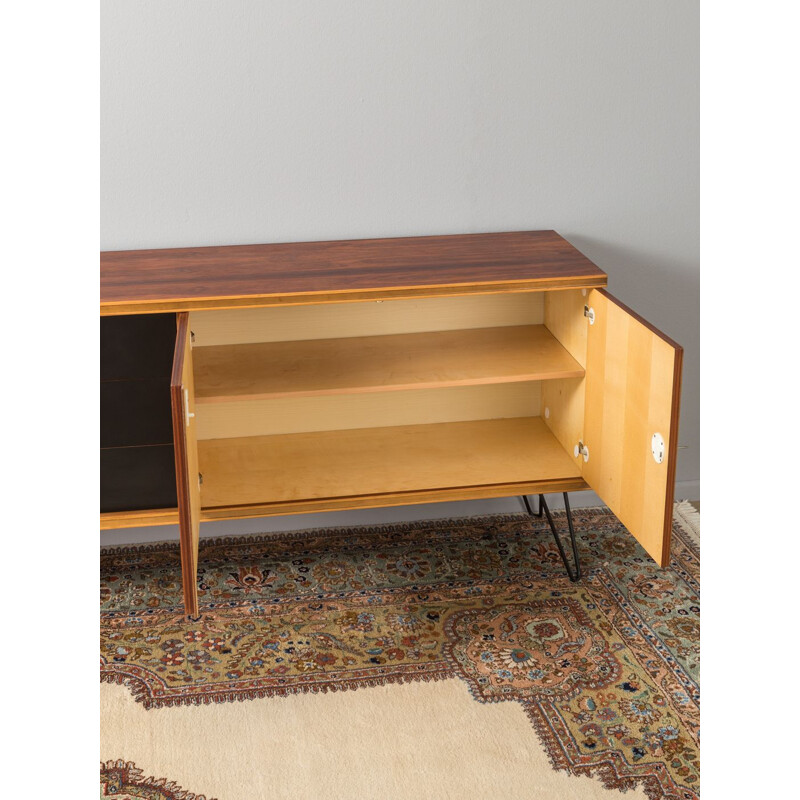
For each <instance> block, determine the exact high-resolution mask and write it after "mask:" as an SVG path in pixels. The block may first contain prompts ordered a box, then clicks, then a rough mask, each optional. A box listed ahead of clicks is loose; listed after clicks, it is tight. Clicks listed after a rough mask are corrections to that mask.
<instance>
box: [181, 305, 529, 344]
mask: <svg viewBox="0 0 800 800" xmlns="http://www.w3.org/2000/svg"><path fill="white" fill-rule="evenodd" d="M543 322H544V293H543V292H519V293H510V294H490V295H465V296H462V297H434V298H424V299H414V300H386V301H381V302H364V303H329V304H325V305H318V306H288V307H283V308H282V307H272V308H246V309H234V310H230V311H226V310H222V311H193V312H191V315H190V325H191V328H192V331H193V332H194V334H195V339H194V344H195V347H205V346H211V345H223V344H248V343H251V342H286V341H299V340H305V339H333V338H349V337H352V336H381V335H384V334H396V333H421V332H424V331H445V330H462V329H466V328H492V327H496V326H506V325H541V324H542V323H543Z"/></svg>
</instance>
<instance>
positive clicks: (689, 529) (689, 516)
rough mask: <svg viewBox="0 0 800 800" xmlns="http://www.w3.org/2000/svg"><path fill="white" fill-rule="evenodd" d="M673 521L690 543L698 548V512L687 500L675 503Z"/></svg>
mask: <svg viewBox="0 0 800 800" xmlns="http://www.w3.org/2000/svg"><path fill="white" fill-rule="evenodd" d="M673 519H674V520H675V521H676V522H677V523H678V525H679V526H680V528H681V530H682V531H683V532H684V533H685V534H686V535H687V536H688V537H689V538H690V539H691V540H692V542H694V544H696V545H698V546H699V545H700V512H699V511H698V510H697V509H696V508H695V507H694V506H693V505H692V504H691V503H690V502H689V501H688V500H681V501H679V502H677V503H675V511H674V514H673Z"/></svg>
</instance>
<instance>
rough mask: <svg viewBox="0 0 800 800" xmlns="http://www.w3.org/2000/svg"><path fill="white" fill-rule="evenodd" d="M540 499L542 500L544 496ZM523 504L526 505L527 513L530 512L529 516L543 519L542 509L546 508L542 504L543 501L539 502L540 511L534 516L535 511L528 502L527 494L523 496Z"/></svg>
mask: <svg viewBox="0 0 800 800" xmlns="http://www.w3.org/2000/svg"><path fill="white" fill-rule="evenodd" d="M539 497H540V498H541V497H542V495H539ZM522 502H523V503H525V508H526V509H527V511H528V514H530V515H531V516H532V517H539V518H541V516H542V509H543V508H544V506H543V505H542V502H541V500H540V501H539V511H538V512H537V513H536V514H534V513H533V509H532V508H531V504H530V502H529V501H528V496H527V495H525V494H524V495H522Z"/></svg>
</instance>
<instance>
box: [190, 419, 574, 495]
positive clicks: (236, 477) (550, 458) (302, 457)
mask: <svg viewBox="0 0 800 800" xmlns="http://www.w3.org/2000/svg"><path fill="white" fill-rule="evenodd" d="M198 450H199V462H200V472H201V473H202V475H203V484H202V489H201V503H202V506H203V508H204V509H207V508H214V507H222V506H232V505H257V504H262V503H280V502H288V501H298V500H303V499H312V498H341V497H364V496H367V495H371V496H374V495H380V494H391V493H397V492H414V491H425V490H431V489H438V488H456V487H475V486H487V485H493V484H514V483H526V482H528V483H530V482H535V481H540V480H541V481H558V480H562V479H563V480H568V479H579V478H580V471H579V469H578V467H577V466H576V464H575V460H574V459H573V458H572V456H571V455H569V454H568V453H567V452H566V451H565V450H564V449H563V448H562V447H561V445H560V444H559V443H558V442H557V441H556V439H555V437H554V436H553V435H552V433H550V431H549V429H548V428H547V427H546V426H545V424H544V422H543V421H542V420H541V418H539V417H520V418H512V419H493V420H474V421H469V422H451V423H441V424H436V425H404V426H396V427H390V428H359V429H355V430H336V431H321V432H312V433H296V434H283V435H273V436H253V437H244V438H233V439H208V440H203V441H199V442H198ZM509 494H513V492H509Z"/></svg>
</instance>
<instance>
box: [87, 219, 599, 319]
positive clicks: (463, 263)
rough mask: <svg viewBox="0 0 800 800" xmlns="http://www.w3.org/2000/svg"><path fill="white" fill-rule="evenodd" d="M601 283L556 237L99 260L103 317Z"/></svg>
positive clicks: (303, 246) (104, 256) (137, 253)
mask: <svg viewBox="0 0 800 800" xmlns="http://www.w3.org/2000/svg"><path fill="white" fill-rule="evenodd" d="M605 284H606V274H605V273H604V272H603V271H602V270H601V269H600V268H599V267H597V266H596V265H595V264H593V263H592V262H591V261H589V259H588V258H586V256H584V255H583V254H582V253H580V252H579V251H578V250H576V249H575V248H574V247H573V246H572V245H571V244H570V243H569V242H567V241H566V240H565V239H563V238H562V237H561V236H559V235H558V234H557V233H556V232H555V231H519V232H508V233H478V234H457V235H453V236H415V237H407V238H398V239H358V240H350V241H328V242H290V243H282V244H254V245H229V246H224V247H185V248H175V249H167V250H117V251H107V252H103V253H101V254H100V308H101V313H102V314H115V313H117V314H131V313H145V312H148V311H151V312H155V311H180V310H191V309H201V308H215V307H216V308H224V307H237V306H257V305H268V304H269V302H268V301H269V298H275V299H276V302H285V303H302V302H335V301H337V300H340V301H341V300H346V299H358V298H359V296H361V297H362V298H370V299H372V298H379V297H389V298H391V297H404V296H406V297H407V296H415V295H417V294H420V295H432V294H433V295H435V294H436V293H437V291H440V292H441V291H443V292H444V293H446V294H458V293H459V292H460V293H470V292H476V291H484V292H486V291H503V290H524V289H528V290H531V289H547V288H559V287H561V288H563V287H567V286H578V287H580V286H595V287H596V286H605Z"/></svg>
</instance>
